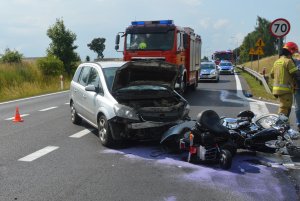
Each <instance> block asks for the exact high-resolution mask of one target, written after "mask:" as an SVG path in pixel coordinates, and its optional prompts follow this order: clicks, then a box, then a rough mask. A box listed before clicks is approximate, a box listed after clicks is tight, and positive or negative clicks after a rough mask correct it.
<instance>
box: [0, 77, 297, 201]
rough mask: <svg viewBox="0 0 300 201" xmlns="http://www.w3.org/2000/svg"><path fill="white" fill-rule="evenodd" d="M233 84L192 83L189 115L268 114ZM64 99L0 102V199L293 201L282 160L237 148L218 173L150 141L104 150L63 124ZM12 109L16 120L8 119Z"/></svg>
mask: <svg viewBox="0 0 300 201" xmlns="http://www.w3.org/2000/svg"><path fill="white" fill-rule="evenodd" d="M237 83H239V82H236V77H235V76H231V75H228V76H221V80H220V82H219V83H209V82H207V83H199V86H198V88H197V90H196V91H194V92H189V93H187V94H186V95H185V96H186V98H187V100H188V101H189V103H190V105H191V112H190V116H191V117H192V118H195V117H196V116H197V114H198V113H199V112H201V111H202V110H204V109H214V110H215V111H216V112H217V113H218V114H219V115H220V116H230V117H234V116H236V115H237V114H238V112H240V111H242V110H245V109H253V110H255V111H257V112H263V111H268V112H275V110H276V106H274V105H270V104H265V103H261V102H257V101H255V100H249V99H244V98H243V97H242V96H241V92H242V91H241V90H242V89H241V88H240V86H239V84H237ZM241 83H242V85H241V86H243V81H241ZM239 96H240V97H239ZM68 98H69V94H68V92H63V93H59V94H52V95H49V96H43V97H36V98H31V99H27V100H20V101H15V102H10V103H3V104H0V184H1V185H0V200H1V201H2V200H3V201H6V200H8V201H9V200H22V201H23V200H24V201H28V200H30V201H43V200H45V201H52V200H53V201H54V200H55V201H60V200H64V201H65V200H70V201H76V200H78V201H79V200H80V201H86V200H87V201H90V200H105V201H108V200H114V201H115V200H126V201H127V200H128V201H129V200H130V201H133V200H137V201H140V200H143V201H148V200H149V201H156V200H163V201H181V200H287V201H290V200H299V193H298V192H297V188H296V187H295V184H296V183H297V178H296V176H297V175H299V174H298V173H299V172H298V170H297V168H295V167H296V166H297V164H296V163H294V166H293V167H294V168H290V167H287V166H284V165H282V164H284V163H285V164H287V163H293V161H292V160H291V159H289V158H288V159H286V161H287V162H282V160H283V159H282V158H281V157H279V156H274V155H267V154H260V153H253V152H249V151H244V150H241V151H239V153H238V154H237V156H236V157H235V158H234V159H233V166H232V168H231V169H230V170H229V171H224V170H221V169H220V168H219V167H218V166H217V165H205V164H189V163H187V162H185V161H184V160H183V158H184V157H185V155H174V154H168V153H166V152H164V151H163V150H162V149H161V147H160V146H159V145H158V144H156V143H149V142H141V143H137V144H132V145H130V146H128V147H126V148H123V149H107V148H105V147H103V146H101V144H100V141H99V140H98V137H97V136H96V135H95V131H94V130H93V128H91V127H89V126H88V125H87V124H84V123H83V124H82V125H81V126H76V125H73V124H72V123H71V121H70V108H69V105H68ZM17 106H18V107H19V111H20V114H21V115H27V116H23V117H22V118H23V119H24V122H18V123H14V122H13V121H12V120H11V118H12V117H13V116H14V114H15V109H16V107H17ZM266 163H268V164H271V166H267V165H265V164H266Z"/></svg>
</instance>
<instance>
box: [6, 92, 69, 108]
mask: <svg viewBox="0 0 300 201" xmlns="http://www.w3.org/2000/svg"><path fill="white" fill-rule="evenodd" d="M67 92H69V90H66V91H61V92H56V93H50V94H45V95H40V96H33V97H29V98H22V99H18V100H13V101H7V102H3V103H0V105H4V104H8V103H15V102H18V101H24V100H31V99H35V98H41V97H46V96H51V95H56V94H61V93H67Z"/></svg>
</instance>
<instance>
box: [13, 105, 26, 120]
mask: <svg viewBox="0 0 300 201" xmlns="http://www.w3.org/2000/svg"><path fill="white" fill-rule="evenodd" d="M23 121H24V120H23V119H22V118H21V116H20V113H19V107H18V106H17V107H16V114H15V118H14V120H13V122H23Z"/></svg>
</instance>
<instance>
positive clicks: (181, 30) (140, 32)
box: [115, 20, 202, 93]
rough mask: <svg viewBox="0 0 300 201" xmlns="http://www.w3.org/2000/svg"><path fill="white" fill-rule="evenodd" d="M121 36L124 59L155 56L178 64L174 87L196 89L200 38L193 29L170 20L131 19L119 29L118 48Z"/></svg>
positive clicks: (147, 58) (154, 57)
mask: <svg viewBox="0 0 300 201" xmlns="http://www.w3.org/2000/svg"><path fill="white" fill-rule="evenodd" d="M121 36H122V37H124V49H123V59H124V60H125V61H133V60H143V59H145V60H149V59H154V60H163V61H166V62H169V63H173V64H177V65H178V67H179V68H180V76H179V77H178V81H177V84H176V86H175V87H176V88H177V89H179V91H180V92H182V93H183V92H185V90H186V87H187V86H191V87H192V88H193V89H196V87H197V85H198V76H199V73H198V72H199V68H200V60H201V44H202V41H201V37H200V36H199V35H197V34H195V33H194V30H193V29H191V28H189V27H179V26H176V25H175V24H174V23H173V20H158V21H133V22H132V23H131V25H130V26H129V27H127V28H126V31H125V32H120V33H118V35H117V37H116V47H115V49H116V50H117V51H118V50H119V44H120V37H121Z"/></svg>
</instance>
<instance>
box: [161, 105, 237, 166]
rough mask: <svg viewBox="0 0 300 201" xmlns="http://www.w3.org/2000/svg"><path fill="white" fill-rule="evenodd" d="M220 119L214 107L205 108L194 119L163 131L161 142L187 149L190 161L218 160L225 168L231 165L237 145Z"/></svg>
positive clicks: (174, 147)
mask: <svg viewBox="0 0 300 201" xmlns="http://www.w3.org/2000/svg"><path fill="white" fill-rule="evenodd" d="M220 120H221V119H220V117H219V115H218V114H217V113H216V112H215V111H213V110H205V111H203V112H201V113H199V114H198V116H197V119H196V120H195V121H186V122H183V123H181V124H179V125H176V126H173V127H172V128H170V129H169V130H168V131H167V132H166V133H164V135H163V137H162V139H161V144H163V145H165V146H167V147H168V148H169V149H172V150H173V151H188V157H187V161H188V162H193V163H198V162H203V163H219V165H220V167H221V168H222V169H229V168H231V164H232V157H233V155H234V154H235V153H236V146H235V144H234V143H233V142H232V141H231V138H230V133H229V130H228V129H227V128H226V127H225V126H223V125H222V124H221V123H220V122H221V121H220Z"/></svg>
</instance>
